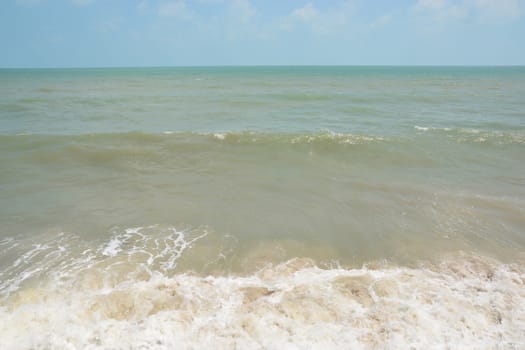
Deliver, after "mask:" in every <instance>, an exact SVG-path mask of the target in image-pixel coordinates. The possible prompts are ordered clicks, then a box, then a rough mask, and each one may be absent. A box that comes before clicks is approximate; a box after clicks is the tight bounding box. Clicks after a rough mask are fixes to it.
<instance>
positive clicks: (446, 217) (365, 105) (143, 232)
mask: <svg viewBox="0 0 525 350" xmlns="http://www.w3.org/2000/svg"><path fill="white" fill-rule="evenodd" d="M0 164H1V168H0V319H1V320H2V321H1V322H0V349H8V350H9V349H139V348H140V349H174V348H177V349H179V348H180V349H221V348H222V349H231V348H241V349H263V348H264V349H284V348H286V349H319V348H323V349H332V348H333V349H342V348H352V349H376V348H377V349H379V348H380V349H401V348H406V349H408V348H415V349H422V348H429V349H441V348H465V349H470V348H483V349H523V348H525V253H524V252H525V68H524V67H222V68H221V67H216V68H204V67H203V68H197V67H195V68H120V69H113V68H112V69H44V70H31V69H25V70H1V69H0Z"/></svg>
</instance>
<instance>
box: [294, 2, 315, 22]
mask: <svg viewBox="0 0 525 350" xmlns="http://www.w3.org/2000/svg"><path fill="white" fill-rule="evenodd" d="M318 15H319V11H318V10H317V9H316V8H315V6H314V5H313V4H312V3H311V2H309V3H307V4H306V5H304V6H303V7H301V8H298V9H295V10H293V11H292V17H294V18H298V19H301V20H304V21H310V20H312V19H314V18H315V17H317V16H318Z"/></svg>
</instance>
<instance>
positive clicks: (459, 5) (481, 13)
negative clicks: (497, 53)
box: [412, 0, 525, 21]
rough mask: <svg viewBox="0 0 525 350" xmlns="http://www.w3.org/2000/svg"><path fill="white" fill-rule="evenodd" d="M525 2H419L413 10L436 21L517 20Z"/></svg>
mask: <svg viewBox="0 0 525 350" xmlns="http://www.w3.org/2000/svg"><path fill="white" fill-rule="evenodd" d="M524 3H525V0H461V1H454V0H418V1H417V2H416V3H415V4H414V6H413V8H412V9H413V10H414V12H415V13H417V14H419V15H426V16H430V17H432V18H433V19H436V20H442V21H447V20H465V19H475V20H480V21H504V20H515V19H518V18H520V17H521V16H523V8H524Z"/></svg>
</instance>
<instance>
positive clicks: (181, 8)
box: [158, 0, 193, 20]
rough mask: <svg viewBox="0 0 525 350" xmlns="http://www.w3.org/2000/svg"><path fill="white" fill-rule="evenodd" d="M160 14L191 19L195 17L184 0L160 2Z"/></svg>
mask: <svg viewBox="0 0 525 350" xmlns="http://www.w3.org/2000/svg"><path fill="white" fill-rule="evenodd" d="M158 14H159V16H166V17H176V18H178V19H183V20H189V19H191V18H192V17H193V16H192V13H191V11H190V10H189V9H188V6H186V3H185V2H184V0H177V1H171V2H164V3H162V4H160V5H159V10H158Z"/></svg>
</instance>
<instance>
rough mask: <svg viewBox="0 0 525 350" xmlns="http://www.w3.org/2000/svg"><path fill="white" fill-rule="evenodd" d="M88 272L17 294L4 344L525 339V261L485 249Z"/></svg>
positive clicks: (291, 344) (381, 344)
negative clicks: (342, 260) (227, 271)
mask: <svg viewBox="0 0 525 350" xmlns="http://www.w3.org/2000/svg"><path fill="white" fill-rule="evenodd" d="M92 272H93V273H94V274H93V275H92V276H91V278H93V279H95V280H96V279H97V278H102V276H103V275H104V272H103V271H100V274H99V275H97V274H96V273H95V271H92ZM79 278H80V277H79V276H75V277H73V278H72V279H71V280H69V281H67V283H62V284H60V283H56V281H52V282H50V283H49V284H47V285H42V286H39V287H35V288H28V289H24V290H20V291H18V293H16V295H13V296H12V297H11V298H10V299H9V301H7V302H5V303H4V304H3V305H2V307H1V308H0V317H1V318H2V320H3V322H2V323H1V325H0V345H1V347H2V349H14V348H16V349H30V348H53V349H74V348H90V349H129V348H143V349H172V348H204V349H208V348H234V347H236V348H243V349H260V348H270V349H277V348H279V349H281V348H287V349H288V348H291V349H300V348H327V349H338V348H357V349H360V348H427V347H429V348H436V347H438V348H446V347H452V348H523V347H524V346H525V342H524V340H523V339H525V338H524V333H523V330H524V329H525V287H524V284H525V267H524V265H523V264H518V263H515V264H502V263H499V262H497V261H493V260H490V259H487V258H483V257H479V256H472V255H461V256H454V257H447V258H444V259H443V260H441V261H440V262H438V263H434V264H430V263H427V264H426V265H422V266H420V267H403V266H393V265H388V264H386V263H382V264H378V265H375V266H374V265H368V266H363V267H362V268H358V269H344V268H332V269H320V268H318V267H317V266H316V265H315V263H314V261H312V260H309V259H292V260H289V261H287V262H286V263H283V264H279V265H276V266H267V267H265V268H263V269H262V270H260V271H258V272H256V273H253V274H249V275H244V276H198V275H194V274H176V275H173V276H167V275H165V274H163V273H161V272H155V273H153V274H151V275H149V276H148V277H146V278H143V279H138V278H136V277H133V278H132V277H130V278H128V279H125V280H122V281H114V283H112V284H107V283H92V284H86V283H84V284H79V283H78V279H79ZM83 278H86V276H84V277H83ZM58 310H60V311H59V312H57V311H58Z"/></svg>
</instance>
